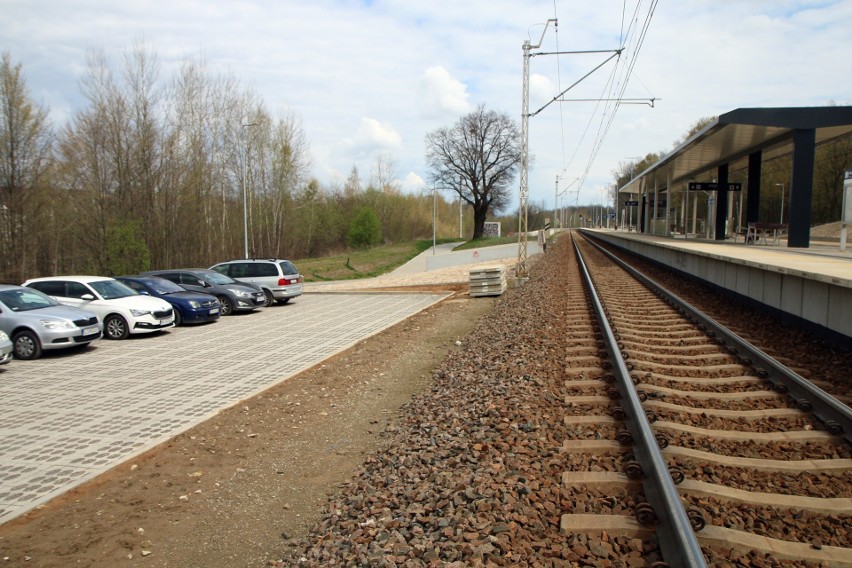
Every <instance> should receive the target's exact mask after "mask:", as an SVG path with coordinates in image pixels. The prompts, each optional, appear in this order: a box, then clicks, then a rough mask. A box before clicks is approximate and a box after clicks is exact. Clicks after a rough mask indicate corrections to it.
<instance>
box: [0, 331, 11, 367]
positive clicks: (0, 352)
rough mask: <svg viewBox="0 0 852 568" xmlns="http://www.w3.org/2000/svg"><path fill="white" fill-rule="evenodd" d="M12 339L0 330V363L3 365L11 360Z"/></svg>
mask: <svg viewBox="0 0 852 568" xmlns="http://www.w3.org/2000/svg"><path fill="white" fill-rule="evenodd" d="M13 351H14V347H13V346H12V340H11V339H9V336H8V335H6V334H5V333H4V332H2V331H0V365H5V364H6V363H8V362H9V361H11V360H12V352H13Z"/></svg>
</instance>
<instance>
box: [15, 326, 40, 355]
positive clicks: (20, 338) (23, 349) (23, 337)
mask: <svg viewBox="0 0 852 568" xmlns="http://www.w3.org/2000/svg"><path fill="white" fill-rule="evenodd" d="M12 341H13V344H14V350H15V358H16V359H24V360H29V359H38V358H39V357H41V342H40V341H39V340H38V337H36V334H35V333H33V332H32V331H29V330H26V331H19V332H18V333H16V334H15V336H14V338H13V340H12Z"/></svg>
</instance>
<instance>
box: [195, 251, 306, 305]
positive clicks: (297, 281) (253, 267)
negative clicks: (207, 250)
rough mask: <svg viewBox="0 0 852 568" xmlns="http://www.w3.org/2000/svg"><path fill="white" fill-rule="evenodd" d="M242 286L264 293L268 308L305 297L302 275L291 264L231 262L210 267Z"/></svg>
mask: <svg viewBox="0 0 852 568" xmlns="http://www.w3.org/2000/svg"><path fill="white" fill-rule="evenodd" d="M210 270H215V271H216V272H220V273H222V274H225V275H227V276H230V277H231V278H233V279H234V280H237V281H239V282H245V283H248V284H254V285H255V286H257V287H259V288H260V289H261V290H263V295H264V296H266V299H265V305H266V306H271V305H272V302H278V303H279V304H286V303H287V302H289V301H290V300H291V299H292V298H295V297H297V296H301V295H302V275H301V274H299V271H298V270H296V265H294V264H293V263H292V262H290V261H289V260H284V259H281V258H269V259H254V258H253V259H248V260H230V261H228V262H220V263H219V264H217V265H215V266H211V267H210Z"/></svg>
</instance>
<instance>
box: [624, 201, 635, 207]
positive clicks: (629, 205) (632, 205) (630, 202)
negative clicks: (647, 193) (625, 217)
mask: <svg viewBox="0 0 852 568" xmlns="http://www.w3.org/2000/svg"><path fill="white" fill-rule="evenodd" d="M636 205H639V202H638V201H625V202H624V206H625V207H635V206H636Z"/></svg>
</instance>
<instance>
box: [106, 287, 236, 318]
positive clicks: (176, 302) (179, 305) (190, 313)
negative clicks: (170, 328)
mask: <svg viewBox="0 0 852 568" xmlns="http://www.w3.org/2000/svg"><path fill="white" fill-rule="evenodd" d="M115 279H116V280H118V281H119V282H121V283H122V284H124V285H125V286H127V287H129V288H133V289H134V290H136V291H137V292H139V293H140V294H144V295H146V296H152V297H154V298H160V299H163V300H165V301H167V302H168V303H170V304H171V305H172V309H174V312H175V325H185V324H190V323H208V322H212V321H216V320H217V319H219V316H220V315H221V314H222V304H220V303H219V300H217V299H216V296H211V295H210V294H202V293H200V292H190V291H189V290H184V289H183V288H181V287H180V286H178V285H177V284H175V283H174V282H172V281H171V280H166V279H165V278H160V277H159V276H116V278H115Z"/></svg>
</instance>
